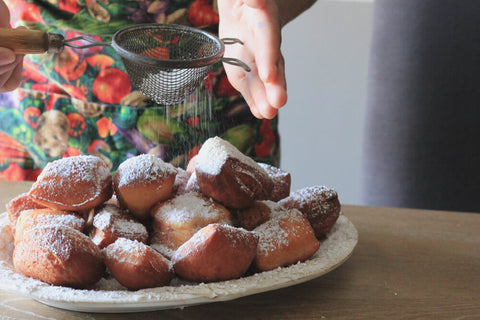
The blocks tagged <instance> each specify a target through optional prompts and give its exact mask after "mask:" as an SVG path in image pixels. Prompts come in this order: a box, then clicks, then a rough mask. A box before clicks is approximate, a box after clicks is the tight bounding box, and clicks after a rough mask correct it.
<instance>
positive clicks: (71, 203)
mask: <svg viewBox="0 0 480 320" xmlns="http://www.w3.org/2000/svg"><path fill="white" fill-rule="evenodd" d="M112 192H113V189H112V175H111V174H110V170H109V169H108V167H107V165H106V164H105V162H103V160H102V159H100V158H98V157H95V156H83V155H81V156H74V157H68V158H62V159H59V160H55V161H53V162H49V163H48V164H47V165H46V167H45V168H44V169H43V171H42V172H41V173H40V175H39V176H38V178H37V181H36V182H35V183H34V184H33V185H32V188H31V189H30V191H29V195H30V196H31V197H32V199H33V200H34V201H35V202H37V203H39V204H41V205H44V206H45V207H49V208H53V209H58V210H67V211H88V210H90V209H92V208H94V207H96V206H98V205H100V204H102V203H103V202H105V201H106V200H108V199H110V197H111V196H112Z"/></svg>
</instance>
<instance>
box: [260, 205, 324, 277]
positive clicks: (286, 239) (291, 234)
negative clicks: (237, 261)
mask: <svg viewBox="0 0 480 320" xmlns="http://www.w3.org/2000/svg"><path fill="white" fill-rule="evenodd" d="M253 232H255V233H256V234H257V235H258V236H259V242H258V246H257V253H256V255H255V259H254V261H253V266H254V269H255V270H256V271H267V270H273V269H275V268H278V267H283V266H288V265H290V264H293V263H296V262H298V261H305V260H307V259H308V258H310V257H311V256H312V255H313V254H314V253H315V252H316V251H317V250H318V248H319V247H320V242H319V241H318V240H317V238H316V237H315V233H314V231H313V229H312V227H311V225H310V223H309V222H308V220H307V219H306V218H305V217H304V216H303V214H302V213H301V212H300V211H298V210H296V209H291V210H288V211H287V212H285V213H283V214H280V215H279V216H277V217H275V218H273V219H271V220H269V221H267V222H265V223H264V224H262V225H260V226H258V227H257V228H255V230H254V231H253Z"/></svg>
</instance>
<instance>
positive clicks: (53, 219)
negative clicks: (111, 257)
mask: <svg viewBox="0 0 480 320" xmlns="http://www.w3.org/2000/svg"><path fill="white" fill-rule="evenodd" d="M38 226H65V227H70V228H73V229H76V230H78V231H80V232H83V229H84V227H85V220H84V219H83V218H82V217H81V216H80V215H79V214H77V213H75V212H71V211H63V210H56V209H51V208H42V209H32V210H26V211H23V212H22V214H21V215H20V217H19V218H18V220H17V226H16V228H15V243H17V242H19V241H20V240H21V238H22V235H23V233H25V232H28V230H29V229H32V228H36V227H38Z"/></svg>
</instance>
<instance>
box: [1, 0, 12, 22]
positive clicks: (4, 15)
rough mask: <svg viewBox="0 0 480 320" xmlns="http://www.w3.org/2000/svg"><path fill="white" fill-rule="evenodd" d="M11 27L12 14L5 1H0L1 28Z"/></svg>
mask: <svg viewBox="0 0 480 320" xmlns="http://www.w3.org/2000/svg"><path fill="white" fill-rule="evenodd" d="M9 27H10V12H9V11H8V8H7V5H6V4H5V2H3V0H0V28H9Z"/></svg>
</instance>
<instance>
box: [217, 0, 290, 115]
mask: <svg viewBox="0 0 480 320" xmlns="http://www.w3.org/2000/svg"><path fill="white" fill-rule="evenodd" d="M218 11H219V16H220V23H219V36H220V38H237V39H240V40H242V41H243V43H244V44H243V45H239V44H233V45H226V46H225V55H224V56H225V57H231V58H237V59H240V60H242V61H243V62H245V63H246V64H247V65H248V66H249V67H250V68H251V71H250V72H246V71H244V70H243V69H242V68H241V67H237V66H232V65H229V64H226V63H224V66H225V71H226V73H227V76H228V79H229V80H230V83H231V84H232V85H233V87H234V88H235V89H237V90H238V91H240V93H241V94H242V95H243V97H244V98H245V100H246V102H247V103H248V105H249V106H250V110H251V111H252V114H253V115H254V116H255V117H257V118H268V119H271V118H273V117H275V116H276V115H277V113H278V109H280V108H281V107H282V106H284V105H285V103H286V102H287V85H286V81H285V63H284V60H283V56H282V53H281V51H280V44H281V32H280V31H281V30H280V29H281V25H280V18H279V10H278V7H277V4H276V3H275V1H273V0H218Z"/></svg>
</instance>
